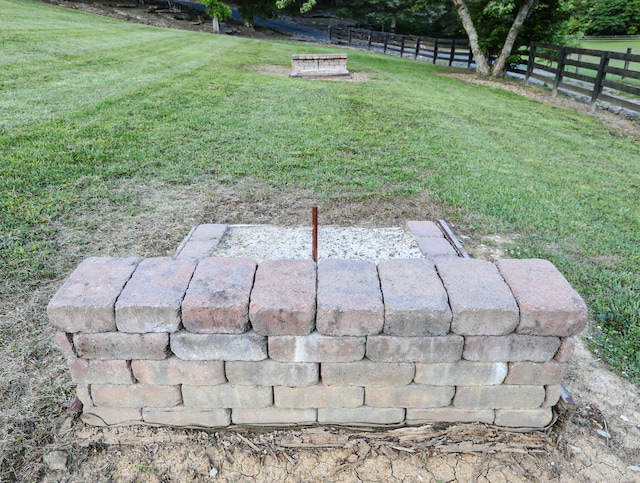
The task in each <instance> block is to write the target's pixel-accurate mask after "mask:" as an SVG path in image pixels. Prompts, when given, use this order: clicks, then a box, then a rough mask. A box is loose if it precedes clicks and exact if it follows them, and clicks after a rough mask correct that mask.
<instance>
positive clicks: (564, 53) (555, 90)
mask: <svg viewBox="0 0 640 483" xmlns="http://www.w3.org/2000/svg"><path fill="white" fill-rule="evenodd" d="M566 57H567V48H566V47H565V46H562V47H560V55H558V70H557V71H556V78H555V80H554V81H553V89H552V90H551V96H552V97H556V96H557V95H558V86H559V85H560V82H562V73H563V72H564V61H565V58H566Z"/></svg>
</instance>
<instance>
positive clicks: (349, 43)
mask: <svg viewBox="0 0 640 483" xmlns="http://www.w3.org/2000/svg"><path fill="white" fill-rule="evenodd" d="M347 45H349V47H351V27H349V42H348V44H347Z"/></svg>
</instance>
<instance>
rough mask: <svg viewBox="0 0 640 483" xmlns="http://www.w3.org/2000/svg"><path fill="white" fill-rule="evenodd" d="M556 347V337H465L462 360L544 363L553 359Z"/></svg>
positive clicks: (557, 341)
mask: <svg viewBox="0 0 640 483" xmlns="http://www.w3.org/2000/svg"><path fill="white" fill-rule="evenodd" d="M558 347H560V339H559V338H558V337H538V336H535V335H519V334H510V335H505V336H502V337H492V336H486V337H482V336H481V337H465V340H464V351H463V353H462V358H463V359H466V360H469V361H485V362H509V361H511V362H518V361H531V362H545V361H548V360H551V359H552V358H553V356H554V355H555V354H556V352H557V350H558Z"/></svg>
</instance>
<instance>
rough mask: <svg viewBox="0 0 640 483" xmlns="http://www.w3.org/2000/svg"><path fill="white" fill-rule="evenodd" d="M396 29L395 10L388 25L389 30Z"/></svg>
mask: <svg viewBox="0 0 640 483" xmlns="http://www.w3.org/2000/svg"><path fill="white" fill-rule="evenodd" d="M395 31H396V14H395V12H394V13H392V14H391V25H390V26H389V32H391V33H395Z"/></svg>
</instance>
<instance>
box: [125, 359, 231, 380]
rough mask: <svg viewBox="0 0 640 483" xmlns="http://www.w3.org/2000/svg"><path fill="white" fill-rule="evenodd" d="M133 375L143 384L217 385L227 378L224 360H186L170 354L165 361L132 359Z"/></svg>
mask: <svg viewBox="0 0 640 483" xmlns="http://www.w3.org/2000/svg"><path fill="white" fill-rule="evenodd" d="M131 369H132V370H133V376H134V377H135V378H136V380H137V381H138V382H139V383H141V384H156V385H159V386H173V385H177V384H188V385H190V386H215V385H216V384H224V383H225V382H227V379H226V377H225V374H224V362H222V361H184V360H182V359H180V358H178V357H176V356H170V357H168V358H167V359H165V360H163V361H138V360H134V361H131Z"/></svg>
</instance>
